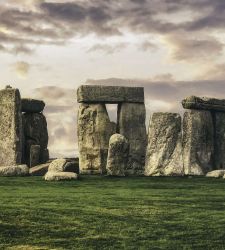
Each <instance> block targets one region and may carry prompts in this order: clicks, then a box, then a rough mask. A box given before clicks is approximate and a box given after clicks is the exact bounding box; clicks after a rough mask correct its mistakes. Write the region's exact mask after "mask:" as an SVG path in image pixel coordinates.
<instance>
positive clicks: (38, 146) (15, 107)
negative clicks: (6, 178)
mask: <svg viewBox="0 0 225 250" xmlns="http://www.w3.org/2000/svg"><path fill="white" fill-rule="evenodd" d="M44 106H45V104H44V102H43V101H40V100H33V99H21V97H20V92H19V90H18V89H13V88H11V87H10V86H7V87H6V88H5V89H3V90H0V117H1V125H0V166H1V168H2V167H4V169H7V168H10V166H11V172H12V173H15V175H16V176H18V175H19V174H20V175H24V171H20V170H21V167H20V166H25V165H24V164H26V165H27V166H28V167H31V166H35V165H38V164H41V163H45V162H46V161H48V159H49V153H48V149H47V145H48V131H47V122H46V118H45V116H44V115H43V113H42V111H43V109H44ZM6 166H7V167H6ZM23 169H24V168H23ZM2 171H3V169H2ZM4 171H5V170H4ZM13 171H14V172H13ZM9 172H10V171H9ZM28 172H29V169H28ZM0 175H4V174H3V172H0Z"/></svg>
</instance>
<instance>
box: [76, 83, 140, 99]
mask: <svg viewBox="0 0 225 250" xmlns="http://www.w3.org/2000/svg"><path fill="white" fill-rule="evenodd" d="M77 102H79V103H81V102H84V103H101V102H103V103H119V102H134V103H144V88H142V87H121V86H98V85H81V86H80V87H79V88H78V90H77Z"/></svg>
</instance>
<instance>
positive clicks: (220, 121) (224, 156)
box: [213, 112, 225, 169]
mask: <svg viewBox="0 0 225 250" xmlns="http://www.w3.org/2000/svg"><path fill="white" fill-rule="evenodd" d="M213 121H214V130H215V132H214V133H215V138H214V139H215V141H214V147H215V148H214V150H215V152H214V155H215V157H214V169H225V113H223V112H213Z"/></svg>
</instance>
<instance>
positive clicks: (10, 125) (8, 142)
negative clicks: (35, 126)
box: [0, 87, 22, 166]
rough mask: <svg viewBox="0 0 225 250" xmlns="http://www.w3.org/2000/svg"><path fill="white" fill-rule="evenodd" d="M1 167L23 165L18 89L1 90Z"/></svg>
mask: <svg viewBox="0 0 225 250" xmlns="http://www.w3.org/2000/svg"><path fill="white" fill-rule="evenodd" d="M0 120H1V122H0V166H10V165H16V164H21V159H22V114H21V98H20V92H19V90H18V89H12V88H9V87H8V88H6V89H4V90H0Z"/></svg>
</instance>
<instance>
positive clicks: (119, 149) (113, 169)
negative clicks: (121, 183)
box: [106, 134, 129, 176]
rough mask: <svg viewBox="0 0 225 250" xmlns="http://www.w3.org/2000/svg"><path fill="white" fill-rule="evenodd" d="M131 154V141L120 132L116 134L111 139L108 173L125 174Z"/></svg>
mask: <svg viewBox="0 0 225 250" xmlns="http://www.w3.org/2000/svg"><path fill="white" fill-rule="evenodd" d="M128 156H129V142H128V140H127V139H126V138H125V137H124V136H123V135H120V134H114V135H112V136H111V137H110V140H109V152H108V158H107V166H106V170H107V175H112V176H124V175H125V172H124V170H125V169H126V168H127V162H128Z"/></svg>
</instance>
